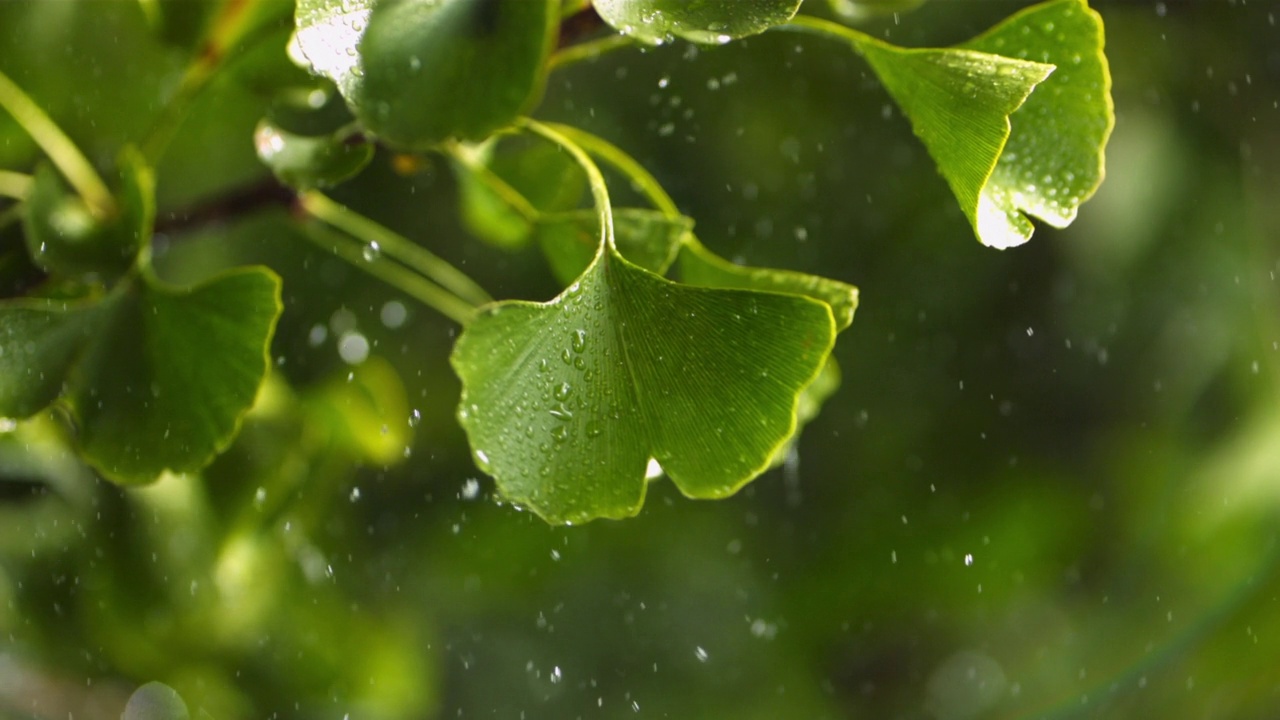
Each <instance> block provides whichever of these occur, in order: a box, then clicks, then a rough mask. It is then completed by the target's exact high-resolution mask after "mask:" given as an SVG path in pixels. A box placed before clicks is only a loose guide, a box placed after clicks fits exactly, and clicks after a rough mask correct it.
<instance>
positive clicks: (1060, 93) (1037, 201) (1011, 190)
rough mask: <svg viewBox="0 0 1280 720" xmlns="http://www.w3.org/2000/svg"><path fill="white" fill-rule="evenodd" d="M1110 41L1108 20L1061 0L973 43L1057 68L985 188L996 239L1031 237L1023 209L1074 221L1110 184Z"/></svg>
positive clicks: (1032, 100) (1076, 1)
mask: <svg viewBox="0 0 1280 720" xmlns="http://www.w3.org/2000/svg"><path fill="white" fill-rule="evenodd" d="M1103 43H1104V39H1103V28H1102V18H1100V17H1099V16H1098V14H1097V13H1096V12H1094V11H1093V10H1090V9H1089V6H1088V5H1087V4H1086V3H1085V2H1084V0H1058V1H1057V2H1051V3H1046V4H1044V5H1038V6H1035V7H1032V8H1028V9H1027V10H1025V11H1023V12H1021V13H1019V14H1018V15H1015V16H1013V17H1012V18H1010V19H1009V20H1007V21H1005V22H1004V23H1001V24H1000V25H998V26H997V27H995V28H993V29H992V30H991V31H989V32H987V33H985V34H984V35H982V36H981V37H978V38H976V39H974V40H972V41H971V42H968V43H966V44H965V47H968V48H971V49H973V50H980V51H982V52H990V53H999V54H1001V55H1009V56H1013V57H1017V58H1024V59H1030V60H1035V61H1037V62H1043V63H1052V64H1054V65H1056V66H1057V69H1056V70H1054V72H1053V74H1052V75H1050V76H1049V78H1048V79H1047V80H1045V81H1044V82H1042V83H1040V85H1038V86H1037V87H1036V89H1035V92H1033V93H1031V97H1029V98H1027V101H1026V102H1025V103H1023V105H1022V107H1020V108H1019V109H1018V111H1017V112H1015V113H1014V115H1013V117H1011V118H1010V122H1011V125H1012V129H1011V132H1010V135H1009V140H1008V142H1007V143H1006V144H1005V146H1004V152H1003V153H1002V154H1001V155H1000V160H999V162H998V163H997V164H996V167H995V170H994V171H993V172H992V174H991V177H990V178H989V179H988V180H987V183H986V185H985V186H984V187H983V195H982V199H981V201H980V205H979V213H978V215H979V217H980V218H982V217H983V216H984V213H986V212H990V213H991V221H992V223H993V224H996V225H997V229H993V230H992V231H991V233H992V234H993V235H994V236H995V237H1007V238H1010V239H1015V238H1021V239H1022V240H1024V241H1025V240H1026V239H1027V238H1030V237H1031V231H1032V227H1031V223H1030V222H1028V221H1027V219H1026V218H1025V217H1023V216H1022V215H1021V214H1020V213H1019V212H1018V211H1022V212H1025V213H1027V214H1030V215H1033V216H1035V217H1038V218H1040V219H1041V220H1044V221H1045V222H1047V223H1049V224H1050V225H1052V226H1053V227H1057V228H1062V227H1066V226H1067V225H1069V224H1071V221H1073V220H1075V217H1076V213H1077V211H1078V210H1079V208H1080V205H1081V204H1083V203H1084V201H1085V200H1088V199H1089V198H1090V197H1092V196H1093V193H1094V192H1095V191H1096V190H1097V189H1098V186H1099V185H1100V184H1102V179H1103V175H1104V174H1105V155H1104V150H1105V148H1106V144H1107V140H1108V138H1109V137H1110V136H1111V129H1112V126H1113V125H1114V124H1115V114H1114V110H1113V106H1112V101H1111V72H1110V69H1109V68H1108V66H1107V58H1106V55H1104V54H1103ZM988 207H989V208H992V209H991V210H986V208H988ZM1001 220H1003V223H1001V222H1000V221H1001ZM979 232H980V236H982V235H983V230H982V228H979ZM988 244H995V243H988Z"/></svg>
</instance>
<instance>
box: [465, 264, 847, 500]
mask: <svg viewBox="0 0 1280 720" xmlns="http://www.w3.org/2000/svg"><path fill="white" fill-rule="evenodd" d="M834 340H835V323H834V321H833V320H832V317H831V312H830V309H829V308H828V307H827V306H826V305H825V304H823V303H819V302H815V301H813V300H810V299H809V298H806V297H800V296H795V295H780V294H774V293H760V292H752V291H744V290H722V289H711V288H698V287H688V286H684V285H679V284H676V283H673V282H670V281H667V280H664V279H663V278H661V277H658V276H656V275H654V274H652V273H650V272H648V271H646V270H644V269H642V268H640V267H638V266H636V265H634V264H632V263H630V262H628V261H627V260H625V259H624V258H623V257H622V256H621V255H620V254H618V253H617V251H615V250H613V249H612V248H610V249H609V250H608V251H607V252H604V253H601V254H600V256H599V257H598V258H597V259H596V261H595V262H593V263H592V264H591V266H590V267H588V268H587V270H586V272H584V273H583V275H582V277H581V278H580V279H579V281H578V282H576V283H574V284H573V285H571V286H570V287H569V289H568V290H566V291H565V292H564V293H563V294H561V295H560V296H559V297H557V298H555V299H554V300H552V301H551V302H548V303H528V302H503V303H498V304H496V305H492V306H490V307H489V308H488V309H487V310H486V311H484V312H483V313H482V314H481V315H479V316H478V317H477V318H476V319H475V320H474V321H473V322H472V323H471V325H469V326H468V327H467V328H466V330H465V331H464V332H463V334H462V336H461V337H460V338H459V340H458V343H457V345H456V347H455V349H454V353H453V356H452V362H453V366H454V369H455V370H456V371H457V373H458V375H459V377H460V378H461V379H462V383H463V396H462V400H461V404H460V407H459V413H458V414H459V419H460V421H461V423H462V426H463V428H464V429H465V430H466V431H467V435H468V437H469V439H470V441H471V445H472V451H473V453H474V455H475V458H476V461H477V463H478V464H479V465H480V467H481V468H482V469H484V470H485V471H486V472H489V473H490V474H492V475H493V476H494V478H495V479H496V480H497V483H498V487H499V489H500V491H501V492H502V494H503V496H504V497H506V498H507V499H508V500H510V501H511V502H514V503H517V504H519V505H523V506H526V507H529V508H530V509H532V510H534V511H535V512H537V513H538V514H539V515H540V516H542V517H543V518H545V519H546V520H548V521H549V522H553V523H578V522H583V521H586V520H590V519H592V518H597V517H608V518H621V517H627V516H631V515H634V514H636V513H637V512H639V510H640V507H641V505H642V504H643V502H644V494H645V486H646V483H645V479H644V478H645V469H646V467H647V465H648V462H649V460H650V459H651V458H652V459H655V460H656V461H657V462H658V463H659V464H660V465H661V466H662V468H663V470H664V471H665V472H666V474H667V475H668V476H669V477H670V478H671V479H672V480H673V481H674V482H675V483H676V485H677V487H679V488H680V490H681V491H682V492H683V493H685V494H686V495H688V496H690V497H695V498H718V497H724V496H727V495H730V494H732V493H733V492H735V491H736V490H737V489H738V488H740V487H741V486H742V485H743V484H745V483H746V482H748V481H749V480H750V479H751V478H753V477H755V476H756V475H757V474H759V473H760V472H761V471H763V470H764V469H765V468H767V467H768V465H769V462H770V459H771V458H772V457H773V455H774V453H775V452H776V451H777V449H778V448H779V447H780V446H781V445H782V444H783V443H784V442H786V440H787V439H788V438H789V437H790V436H791V435H792V432H793V430H794V429H795V422H796V409H797V403H798V396H799V395H800V393H801V391H803V390H804V388H805V387H807V386H808V385H809V384H810V383H811V382H812V381H813V380H814V378H815V377H816V376H817V375H818V372H819V371H820V370H821V368H822V365H823V363H824V362H825V361H826V358H827V355H828V354H829V352H830V350H831V347H832V344H833V343H834Z"/></svg>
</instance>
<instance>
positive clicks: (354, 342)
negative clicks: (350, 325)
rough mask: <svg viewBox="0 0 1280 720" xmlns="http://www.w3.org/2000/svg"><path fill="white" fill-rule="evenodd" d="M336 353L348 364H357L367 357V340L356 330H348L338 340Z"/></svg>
mask: <svg viewBox="0 0 1280 720" xmlns="http://www.w3.org/2000/svg"><path fill="white" fill-rule="evenodd" d="M338 355H339V357H341V358H342V361H343V362H345V363H347V364H348V365H359V364H360V363H362V362H364V361H365V360H366V359H368V357H369V341H368V339H366V338H365V336H364V335H361V334H360V333H358V332H348V333H346V334H344V335H343V336H342V338H341V339H340V340H338Z"/></svg>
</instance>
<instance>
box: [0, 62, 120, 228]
mask: <svg viewBox="0 0 1280 720" xmlns="http://www.w3.org/2000/svg"><path fill="white" fill-rule="evenodd" d="M0 107H2V108H4V109H5V110H6V111H8V113H9V114H10V115H12V116H13V119H14V120H16V121H18V124H19V125H21V126H22V129H23V130H26V131H27V134H28V135H30V136H31V139H32V140H35V141H36V144H37V145H39V146H40V149H41V150H43V151H44V153H45V154H46V155H48V156H49V159H50V160H52V161H53V164H54V165H56V166H57V167H58V170H60V171H62V174H63V175H64V176H66V178H67V180H68V181H69V182H70V183H71V185H72V186H73V187H74V188H75V189H76V192H78V193H80V197H81V198H83V199H84V202H85V205H87V206H88V207H89V211H90V212H92V213H93V214H94V215H95V216H97V217H100V218H105V217H109V216H111V215H112V214H113V213H115V209H116V203H115V199H114V198H112V197H111V191H110V190H108V189H107V184H106V183H105V182H103V181H102V177H101V176H100V175H98V171H97V170H94V169H93V165H91V164H90V163H89V160H88V158H86V157H85V156H84V154H83V153H81V152H80V149H79V148H77V147H76V146H75V143H73V142H71V138H69V137H67V135H66V133H64V132H62V128H60V127H58V126H57V124H56V123H54V122H53V120H52V119H51V118H50V117H49V116H48V115H47V114H46V113H45V111H44V110H41V109H40V106H39V105H37V104H36V103H35V101H34V100H32V99H31V97H30V96H29V95H27V94H26V93H25V92H23V91H22V88H20V87H18V86H17V85H15V84H14V83H13V81H12V80H10V79H9V77H8V76H7V75H5V74H4V73H2V72H0Z"/></svg>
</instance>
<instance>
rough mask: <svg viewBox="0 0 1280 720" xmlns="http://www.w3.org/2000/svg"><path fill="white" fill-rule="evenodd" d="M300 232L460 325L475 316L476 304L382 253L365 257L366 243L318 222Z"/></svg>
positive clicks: (321, 246) (319, 245) (367, 247)
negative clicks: (382, 255) (468, 301)
mask: <svg viewBox="0 0 1280 720" xmlns="http://www.w3.org/2000/svg"><path fill="white" fill-rule="evenodd" d="M303 235H305V236H306V237H307V239H308V240H311V241H312V242H314V243H315V244H316V245H317V246H318V247H320V248H323V249H324V250H327V251H329V252H332V253H333V254H334V255H337V256H338V257H340V258H342V259H343V260H345V261H346V262H347V263H348V264H350V265H352V266H354V267H357V268H360V269H361V270H363V271H365V272H367V273H369V274H370V275H372V276H374V277H376V278H378V279H379V280H381V281H382V282H385V283H386V284H388V285H390V286H392V287H394V288H396V289H397V290H400V291H401V292H403V293H404V294H406V295H408V296H410V297H412V298H414V299H415V300H418V301H419V302H421V303H422V304H423V305H426V306H427V307H429V308H432V309H434V310H436V311H437V312H439V313H440V314H441V315H444V316H445V317H447V318H449V319H450V320H453V321H454V322H456V323H458V324H459V325H466V324H467V323H468V322H470V321H471V318H472V317H474V316H475V312H476V308H475V306H473V305H471V304H469V303H467V302H466V301H464V300H462V299H460V298H459V297H458V296H457V295H454V294H453V293H451V292H449V291H448V290H445V289H444V288H442V287H440V286H439V285H437V284H435V283H433V282H431V281H430V280H428V279H426V278H424V277H422V276H421V275H419V274H417V273H415V272H413V271H412V270H409V269H408V268H406V267H404V266H402V265H398V264H396V263H395V262H392V261H390V260H388V259H387V258H385V257H381V256H375V257H366V253H368V251H369V246H368V245H366V244H365V243H362V242H360V241H359V240H356V239H354V238H351V237H348V236H347V235H346V234H345V233H341V232H338V231H336V230H334V229H332V228H330V227H328V226H326V225H320V224H317V225H315V226H313V227H311V228H308V229H307V230H306V231H305V232H304V233H303Z"/></svg>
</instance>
